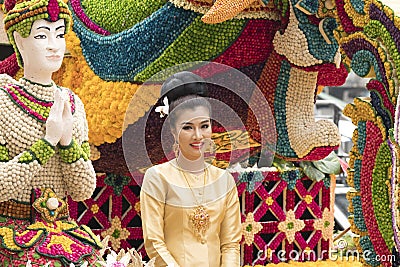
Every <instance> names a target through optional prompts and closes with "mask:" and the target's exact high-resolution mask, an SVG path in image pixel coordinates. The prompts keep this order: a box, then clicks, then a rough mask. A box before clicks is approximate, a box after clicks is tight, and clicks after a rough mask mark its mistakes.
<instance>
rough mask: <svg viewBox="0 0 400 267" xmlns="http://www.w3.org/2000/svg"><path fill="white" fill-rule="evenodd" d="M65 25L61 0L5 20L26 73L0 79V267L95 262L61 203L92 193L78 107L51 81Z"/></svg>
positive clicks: (89, 241)
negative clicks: (20, 75) (2, 265)
mask: <svg viewBox="0 0 400 267" xmlns="http://www.w3.org/2000/svg"><path fill="white" fill-rule="evenodd" d="M70 20H71V15H70V12H69V10H68V6H67V5H66V4H65V3H64V2H63V1H61V0H58V1H57V0H42V1H36V0H32V1H26V2H21V1H20V3H18V4H17V5H16V6H15V7H14V8H13V9H12V10H8V13H7V15H6V17H5V20H4V22H5V28H6V31H7V34H8V37H9V39H10V43H11V44H13V46H14V49H15V51H16V54H17V58H18V63H19V65H20V66H21V67H23V68H24V75H23V78H21V79H20V80H19V81H15V80H14V79H12V78H11V77H9V76H7V75H1V76H0V110H1V113H0V238H1V240H2V243H1V245H0V262H2V263H4V264H6V263H7V264H10V266H20V265H21V264H22V265H24V264H26V263H27V262H31V263H32V264H34V266H36V265H35V264H38V265H39V264H46V263H47V262H50V263H51V266H53V265H54V266H57V265H58V266H60V264H62V265H64V266H69V265H70V263H74V264H82V262H83V261H88V262H94V261H95V260H96V259H97V255H96V248H99V245H100V244H99V240H97V238H94V237H93V236H94V235H93V233H92V232H91V231H90V229H88V228H87V227H83V228H79V227H78V226H77V225H76V223H75V222H73V221H71V220H69V218H68V207H67V205H66V202H65V201H64V199H65V197H66V196H67V195H70V196H71V197H72V198H73V199H74V200H76V201H81V200H84V199H87V198H90V196H91V195H92V193H93V191H94V189H95V186H96V175H95V172H94V169H93V166H92V164H91V161H90V160H89V145H88V142H87V141H88V128H87V122H86V116H85V111H84V107H83V104H82V102H81V100H80V99H79V98H78V97H77V96H76V95H75V94H74V93H73V92H71V91H70V90H68V89H66V88H61V87H59V86H57V85H55V84H54V82H53V81H52V79H51V76H52V73H53V72H55V71H57V70H58V69H59V68H60V66H61V63H62V59H63V56H64V51H65V39H64V34H65V33H66V32H67V31H68V29H69V28H70ZM89 266H91V265H89Z"/></svg>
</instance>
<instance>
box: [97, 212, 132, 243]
mask: <svg viewBox="0 0 400 267" xmlns="http://www.w3.org/2000/svg"><path fill="white" fill-rule="evenodd" d="M129 234H130V233H129V231H128V230H127V229H125V228H122V226H121V219H120V218H119V217H114V218H113V219H112V220H111V227H110V228H108V229H107V230H106V231H103V232H102V233H101V236H102V237H103V238H104V237H106V236H110V242H111V247H112V248H113V249H115V250H118V249H120V247H121V240H124V239H127V238H128V237H129Z"/></svg>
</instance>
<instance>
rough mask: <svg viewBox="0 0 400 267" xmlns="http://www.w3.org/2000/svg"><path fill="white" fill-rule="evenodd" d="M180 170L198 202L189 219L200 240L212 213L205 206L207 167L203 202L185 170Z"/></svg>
mask: <svg viewBox="0 0 400 267" xmlns="http://www.w3.org/2000/svg"><path fill="white" fill-rule="evenodd" d="M178 167H179V165H178ZM179 171H180V172H181V173H182V175H183V177H184V178H185V181H186V183H187V184H188V186H189V188H190V191H191V192H192V194H193V197H194V200H195V201H196V204H197V207H196V208H195V209H194V211H193V213H192V214H190V215H189V219H190V222H191V224H192V226H193V229H194V235H195V236H196V237H197V239H198V240H201V237H202V235H204V234H205V233H206V230H207V229H208V227H209V226H210V215H209V214H208V212H207V209H206V208H205V207H204V206H203V201H204V188H205V186H206V178H207V168H205V169H204V182H203V198H202V200H201V203H199V202H198V201H197V198H196V195H195V193H194V192H193V189H192V187H191V186H190V183H189V180H188V179H187V177H186V174H185V172H184V171H183V170H182V168H180V167H179Z"/></svg>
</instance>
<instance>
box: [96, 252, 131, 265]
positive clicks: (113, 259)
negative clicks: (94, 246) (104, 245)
mask: <svg viewBox="0 0 400 267" xmlns="http://www.w3.org/2000/svg"><path fill="white" fill-rule="evenodd" d="M120 253H121V252H120ZM123 253H125V252H123ZM130 260H131V256H130V254H129V253H126V254H125V255H123V257H122V258H121V259H119V260H118V255H117V253H115V251H113V250H111V253H110V254H108V255H107V261H106V262H100V264H101V265H103V266H105V267H127V266H128V264H129V262H130Z"/></svg>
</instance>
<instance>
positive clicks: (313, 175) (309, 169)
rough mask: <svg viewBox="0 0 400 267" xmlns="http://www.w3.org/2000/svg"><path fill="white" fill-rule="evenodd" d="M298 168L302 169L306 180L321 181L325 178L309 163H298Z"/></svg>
mask: <svg viewBox="0 0 400 267" xmlns="http://www.w3.org/2000/svg"><path fill="white" fill-rule="evenodd" d="M300 167H301V168H303V172H304V174H305V175H307V176H308V178H310V179H312V180H315V181H321V180H322V179H324V178H325V174H324V173H322V172H321V171H319V170H318V169H317V168H315V167H314V165H313V164H312V163H311V162H310V161H302V162H300Z"/></svg>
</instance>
